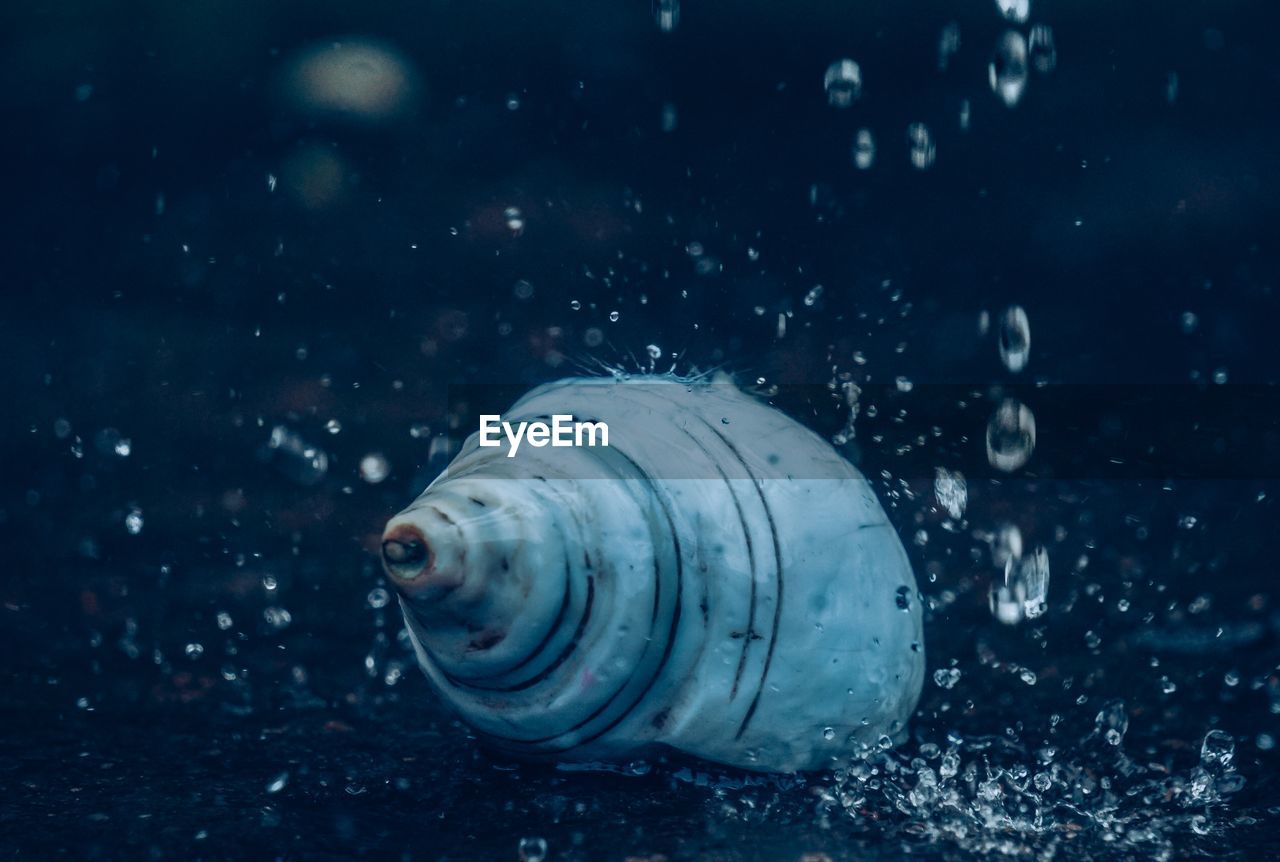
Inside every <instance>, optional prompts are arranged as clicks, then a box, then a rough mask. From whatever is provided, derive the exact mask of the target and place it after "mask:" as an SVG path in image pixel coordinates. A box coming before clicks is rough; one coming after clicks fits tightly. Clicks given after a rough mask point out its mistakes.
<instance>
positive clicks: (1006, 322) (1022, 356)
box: [1000, 305, 1031, 374]
mask: <svg viewBox="0 0 1280 862" xmlns="http://www.w3.org/2000/svg"><path fill="white" fill-rule="evenodd" d="M1030 354H1031V322H1030V321H1029V320H1027V312H1026V311H1024V310H1023V308H1022V306H1020V305H1014V306H1010V307H1009V308H1008V309H1006V310H1005V313H1004V315H1003V316H1001V318H1000V360H1001V361H1002V362H1003V363H1004V367H1005V368H1008V369H1009V370H1010V371H1012V372H1013V373H1015V374H1016V373H1018V372H1019V371H1021V370H1022V369H1024V368H1026V367H1027V359H1028V357H1029V356H1030Z"/></svg>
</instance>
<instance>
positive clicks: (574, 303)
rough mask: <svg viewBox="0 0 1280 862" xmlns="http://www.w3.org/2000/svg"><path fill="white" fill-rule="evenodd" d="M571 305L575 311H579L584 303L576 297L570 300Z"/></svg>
mask: <svg viewBox="0 0 1280 862" xmlns="http://www.w3.org/2000/svg"><path fill="white" fill-rule="evenodd" d="M569 307H570V308H571V309H573V310H574V311H578V310H580V309H581V308H582V303H581V302H579V301H578V300H576V299H571V300H569Z"/></svg>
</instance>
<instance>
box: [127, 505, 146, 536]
mask: <svg viewBox="0 0 1280 862" xmlns="http://www.w3.org/2000/svg"><path fill="white" fill-rule="evenodd" d="M124 528H125V529H126V530H128V531H129V535H130V536H136V535H138V534H139V533H141V532H142V510H141V509H139V508H138V507H137V506H135V507H133V508H132V509H130V510H129V514H127V515H125V516H124Z"/></svg>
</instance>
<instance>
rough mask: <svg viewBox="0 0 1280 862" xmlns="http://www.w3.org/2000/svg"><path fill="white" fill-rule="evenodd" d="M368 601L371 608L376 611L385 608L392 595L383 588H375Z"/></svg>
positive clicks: (370, 592)
mask: <svg viewBox="0 0 1280 862" xmlns="http://www.w3.org/2000/svg"><path fill="white" fill-rule="evenodd" d="M367 601H368V602H369V607H371V608H374V609H375V610H376V609H378V608H385V607H386V606H387V603H388V602H390V601H391V594H390V593H389V592H387V591H386V590H385V589H383V588H382V587H374V588H373V589H371V590H369V596H368V598H367Z"/></svg>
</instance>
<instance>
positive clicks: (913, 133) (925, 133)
mask: <svg viewBox="0 0 1280 862" xmlns="http://www.w3.org/2000/svg"><path fill="white" fill-rule="evenodd" d="M907 145H908V147H909V153H910V156H911V166H912V167H913V168H915V169H916V170H918V171H925V170H928V169H929V168H930V167H932V166H933V162H934V160H935V159H936V158H937V148H936V147H935V146H934V143H933V134H932V133H931V132H930V131H929V127H928V126H926V125H925V124H924V123H912V124H911V125H909V126H907Z"/></svg>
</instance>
